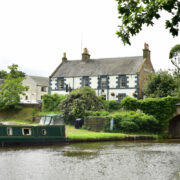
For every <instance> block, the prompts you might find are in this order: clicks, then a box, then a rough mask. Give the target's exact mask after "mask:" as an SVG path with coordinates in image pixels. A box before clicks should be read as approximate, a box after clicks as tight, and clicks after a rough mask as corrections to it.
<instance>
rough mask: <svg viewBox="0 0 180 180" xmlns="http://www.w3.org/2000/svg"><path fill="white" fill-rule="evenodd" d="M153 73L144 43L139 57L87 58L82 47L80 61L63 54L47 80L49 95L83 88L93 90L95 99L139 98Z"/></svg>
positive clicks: (85, 50)
mask: <svg viewBox="0 0 180 180" xmlns="http://www.w3.org/2000/svg"><path fill="white" fill-rule="evenodd" d="M152 73H154V69H153V66H152V63H151V59H150V50H149V46H148V44H145V46H144V49H143V56H135V57H120V58H104V59H91V58H90V55H89V53H88V50H87V49H86V48H85V49H84V52H83V54H82V59H81V60H71V61H70V60H68V59H67V58H66V54H64V57H63V58H62V62H61V64H60V65H59V66H58V67H57V68H56V70H55V71H54V72H53V73H52V75H51V76H50V78H49V82H50V93H51V94H54V93H57V94H59V95H65V94H68V93H69V91H71V90H73V89H77V88H80V87H84V86H89V87H91V88H93V89H95V91H96V94H97V95H98V96H100V95H103V96H104V97H105V98H106V99H107V100H118V101H121V100H122V99H123V98H124V97H125V96H131V97H137V98H142V97H143V92H142V89H143V87H144V84H145V81H146V79H147V76H148V75H149V74H152Z"/></svg>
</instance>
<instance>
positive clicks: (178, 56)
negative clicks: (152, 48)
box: [169, 44, 180, 74]
mask: <svg viewBox="0 0 180 180" xmlns="http://www.w3.org/2000/svg"><path fill="white" fill-rule="evenodd" d="M169 59H170V60H171V62H172V64H173V65H174V66H175V74H180V44H177V45H175V46H174V47H172V48H171V50H170V52H169Z"/></svg>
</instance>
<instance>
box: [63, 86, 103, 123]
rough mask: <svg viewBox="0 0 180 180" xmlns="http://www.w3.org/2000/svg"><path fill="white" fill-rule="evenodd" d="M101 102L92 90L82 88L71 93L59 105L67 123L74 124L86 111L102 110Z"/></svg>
mask: <svg viewBox="0 0 180 180" xmlns="http://www.w3.org/2000/svg"><path fill="white" fill-rule="evenodd" d="M103 108H104V107H103V104H102V101H101V100H100V99H99V98H98V97H97V96H96V93H95V91H94V90H93V89H91V88H89V87H84V88H80V89H76V90H74V91H72V92H71V93H70V94H69V95H68V96H67V97H66V99H64V100H63V101H62V103H61V105H60V111H61V112H62V113H63V114H64V115H65V120H66V122H67V123H72V124H73V123H74V121H75V119H76V118H83V117H84V115H85V111H86V110H90V111H98V110H102V109H103Z"/></svg>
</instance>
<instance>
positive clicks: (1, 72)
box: [0, 70, 7, 79]
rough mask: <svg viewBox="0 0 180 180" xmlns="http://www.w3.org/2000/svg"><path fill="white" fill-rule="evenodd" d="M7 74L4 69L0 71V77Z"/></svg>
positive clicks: (2, 77)
mask: <svg viewBox="0 0 180 180" xmlns="http://www.w3.org/2000/svg"><path fill="white" fill-rule="evenodd" d="M6 76H7V72H6V71H4V70H1V71H0V79H4V78H5V77H6Z"/></svg>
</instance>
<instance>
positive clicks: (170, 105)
mask: <svg viewBox="0 0 180 180" xmlns="http://www.w3.org/2000/svg"><path fill="white" fill-rule="evenodd" d="M177 102H178V98H175V97H170V96H168V97H163V98H146V99H143V100H136V99H134V98H131V97H125V98H124V99H123V100H122V102H121V106H122V107H123V108H124V109H126V110H136V109H137V108H138V109H140V110H141V111H143V112H144V113H145V114H148V115H153V116H154V117H155V118H156V119H157V120H158V121H159V124H158V131H159V132H163V131H165V130H167V128H168V123H169V120H170V118H171V117H172V116H173V113H174V112H175V111H176V103H177Z"/></svg>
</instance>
